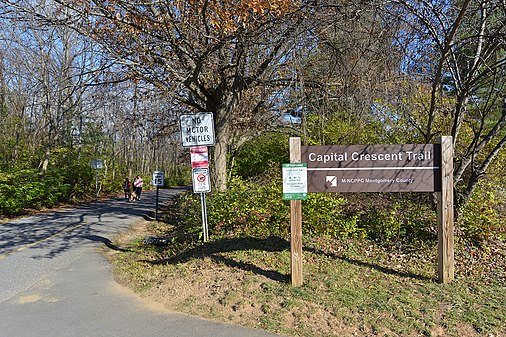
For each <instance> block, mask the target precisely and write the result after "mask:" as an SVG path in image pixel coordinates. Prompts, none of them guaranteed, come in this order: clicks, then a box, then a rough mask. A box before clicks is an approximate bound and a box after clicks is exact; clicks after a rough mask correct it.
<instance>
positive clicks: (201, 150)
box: [190, 146, 209, 169]
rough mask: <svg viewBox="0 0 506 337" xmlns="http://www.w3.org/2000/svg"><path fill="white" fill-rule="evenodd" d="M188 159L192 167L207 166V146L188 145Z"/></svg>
mask: <svg viewBox="0 0 506 337" xmlns="http://www.w3.org/2000/svg"><path fill="white" fill-rule="evenodd" d="M190 161H191V164H192V169H196V168H208V167H209V153H208V152H207V146H194V147H190Z"/></svg>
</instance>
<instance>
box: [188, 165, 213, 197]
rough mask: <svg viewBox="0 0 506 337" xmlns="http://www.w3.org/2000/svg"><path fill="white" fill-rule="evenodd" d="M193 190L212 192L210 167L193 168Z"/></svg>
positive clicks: (196, 191)
mask: <svg viewBox="0 0 506 337" xmlns="http://www.w3.org/2000/svg"><path fill="white" fill-rule="evenodd" d="M192 178H193V192H194V193H205V192H211V184H210V181H209V169H208V168H197V169H193V170H192Z"/></svg>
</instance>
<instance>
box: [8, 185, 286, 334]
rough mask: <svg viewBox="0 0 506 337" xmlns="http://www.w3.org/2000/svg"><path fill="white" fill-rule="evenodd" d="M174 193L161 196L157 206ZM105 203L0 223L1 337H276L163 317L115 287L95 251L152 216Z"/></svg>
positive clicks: (151, 198)
mask: <svg viewBox="0 0 506 337" xmlns="http://www.w3.org/2000/svg"><path fill="white" fill-rule="evenodd" d="M178 192H180V190H177V189H161V190H160V191H159V202H160V203H162V202H163V201H164V200H167V199H168V198H170V197H171V196H173V195H175V194H176V193H178ZM155 196H156V193H155V192H143V194H142V200H141V201H138V202H130V203H129V202H127V201H125V200H123V199H122V198H117V199H108V200H104V201H100V202H97V203H93V204H88V205H85V206H79V207H76V208H68V209H64V210H60V211H57V212H51V213H45V214H41V215H36V216H31V217H26V218H22V219H18V220H15V221H11V222H7V223H1V224H0V337H11V336H12V337H39V336H41V337H45V336H47V337H60V336H61V337H63V336H65V337H85V336H86V337H88V336H94V337H98V336H104V337H106V336H107V337H109V336H118V337H119V336H121V337H130V336H132V337H143V336H146V337H152V336H153V337H154V336H168V337H173V336H174V337H175V336H181V337H186V336H188V337H189V336H195V337H198V336H244V337H249V336H251V337H253V336H254V337H263V336H266V337H267V336H276V335H274V334H271V333H268V332H265V331H262V330H254V329H246V328H242V327H238V326H233V325H228V324H221V323H218V322H213V321H208V320H203V319H200V318H196V317H193V316H189V315H185V314H178V313H173V312H168V311H167V310H164V309H162V308H157V307H154V306H152V305H148V304H147V303H146V302H144V301H142V300H141V299H139V298H138V297H137V296H135V295H133V294H131V293H130V292H129V291H127V290H125V289H124V288H122V287H120V286H119V285H117V284H116V283H115V282H114V280H113V275H112V271H111V268H110V266H109V264H108V262H107V259H106V258H105V257H104V256H103V255H102V254H100V253H99V252H98V250H99V248H101V247H104V246H105V247H108V248H109V249H118V248H117V247H115V246H114V244H113V242H112V241H111V240H112V239H113V237H114V236H115V235H117V234H119V233H120V232H122V231H124V230H126V229H128V228H129V227H131V226H132V225H133V224H135V223H137V222H139V221H141V220H143V218H147V217H148V218H149V217H152V216H153V215H154V211H155Z"/></svg>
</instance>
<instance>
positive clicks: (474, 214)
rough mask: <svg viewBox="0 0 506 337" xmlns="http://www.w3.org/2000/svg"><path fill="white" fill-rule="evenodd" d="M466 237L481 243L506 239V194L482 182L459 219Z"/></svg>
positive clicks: (489, 183)
mask: <svg viewBox="0 0 506 337" xmlns="http://www.w3.org/2000/svg"><path fill="white" fill-rule="evenodd" d="M458 226H459V228H460V230H461V231H462V233H463V234H464V237H465V238H466V239H468V240H470V241H472V242H474V243H480V242H483V241H486V240H489V239H491V238H493V237H494V236H497V235H499V236H502V238H503V239H506V193H505V191H504V190H500V189H497V186H492V184H491V182H486V181H482V182H481V183H480V185H479V186H478V188H477V190H476V192H475V193H474V194H473V196H472V197H471V200H470V201H469V202H468V203H467V205H466V207H465V208H464V210H463V211H462V214H461V216H460V218H459V219H458Z"/></svg>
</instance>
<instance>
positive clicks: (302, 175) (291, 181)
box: [282, 163, 307, 200]
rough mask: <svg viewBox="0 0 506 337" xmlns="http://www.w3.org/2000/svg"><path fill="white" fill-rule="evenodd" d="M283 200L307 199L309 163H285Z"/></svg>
mask: <svg viewBox="0 0 506 337" xmlns="http://www.w3.org/2000/svg"><path fill="white" fill-rule="evenodd" d="M282 167H283V200H306V199H307V164H306V163H292V164H283V165H282Z"/></svg>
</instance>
